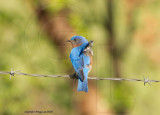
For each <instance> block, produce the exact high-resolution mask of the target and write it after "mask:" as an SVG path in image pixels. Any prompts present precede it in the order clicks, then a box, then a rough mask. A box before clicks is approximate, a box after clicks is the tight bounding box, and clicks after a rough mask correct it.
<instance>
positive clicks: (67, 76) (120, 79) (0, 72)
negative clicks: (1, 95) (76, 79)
mask: <svg viewBox="0 0 160 115" xmlns="http://www.w3.org/2000/svg"><path fill="white" fill-rule="evenodd" d="M0 74H10V79H11V76H14V75H27V76H35V77H54V78H56V77H62V78H71V76H73V75H41V74H28V73H21V72H17V71H12V68H11V72H4V71H0ZM88 79H92V80H113V81H143V82H144V85H145V84H146V83H148V84H149V85H150V83H149V82H160V80H149V79H148V78H145V77H144V79H128V78H98V77H88Z"/></svg>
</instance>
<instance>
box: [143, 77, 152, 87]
mask: <svg viewBox="0 0 160 115" xmlns="http://www.w3.org/2000/svg"><path fill="white" fill-rule="evenodd" d="M143 78H144V86H145V84H146V83H148V84H149V85H150V86H151V84H150V83H149V82H150V80H149V79H148V78H145V77H144V76H143Z"/></svg>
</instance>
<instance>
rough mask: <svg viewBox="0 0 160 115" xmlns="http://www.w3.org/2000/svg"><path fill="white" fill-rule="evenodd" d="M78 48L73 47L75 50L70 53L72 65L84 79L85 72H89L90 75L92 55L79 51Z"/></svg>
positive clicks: (81, 78)
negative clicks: (89, 66)
mask: <svg viewBox="0 0 160 115" xmlns="http://www.w3.org/2000/svg"><path fill="white" fill-rule="evenodd" d="M77 52H78V49H76V48H75V49H73V51H72V52H71V54H70V59H71V62H72V65H73V67H74V69H75V71H76V73H77V74H78V76H79V78H80V80H81V81H83V80H84V78H85V74H86V72H87V75H88V70H89V69H88V65H89V64H90V57H89V56H86V55H84V54H83V53H81V52H80V53H77Z"/></svg>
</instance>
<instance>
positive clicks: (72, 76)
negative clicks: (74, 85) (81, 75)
mask: <svg viewBox="0 0 160 115" xmlns="http://www.w3.org/2000/svg"><path fill="white" fill-rule="evenodd" d="M70 79H73V80H75V81H76V80H77V79H78V75H77V74H76V73H74V74H73V75H70Z"/></svg>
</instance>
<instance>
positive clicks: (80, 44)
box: [67, 36, 93, 92]
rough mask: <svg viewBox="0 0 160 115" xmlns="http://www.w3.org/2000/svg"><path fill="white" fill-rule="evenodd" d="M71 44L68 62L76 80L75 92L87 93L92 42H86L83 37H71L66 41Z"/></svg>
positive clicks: (91, 59) (91, 60)
mask: <svg viewBox="0 0 160 115" xmlns="http://www.w3.org/2000/svg"><path fill="white" fill-rule="evenodd" d="M67 42H70V43H71V44H72V50H71V53H70V60H71V62H72V65H73V68H74V70H75V74H74V75H73V77H74V78H76V77H77V78H78V87H77V91H85V92H88V80H87V78H88V73H89V72H90V71H91V68H92V64H93V57H92V56H93V51H92V45H93V41H90V42H88V41H87V40H86V39H85V38H84V37H83V36H73V37H72V38H71V39H70V40H67Z"/></svg>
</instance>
